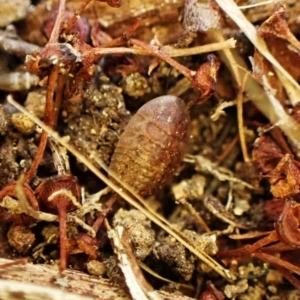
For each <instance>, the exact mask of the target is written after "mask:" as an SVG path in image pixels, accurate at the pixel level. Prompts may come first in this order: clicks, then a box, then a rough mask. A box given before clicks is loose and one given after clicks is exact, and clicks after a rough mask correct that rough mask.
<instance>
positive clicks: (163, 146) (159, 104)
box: [110, 96, 190, 196]
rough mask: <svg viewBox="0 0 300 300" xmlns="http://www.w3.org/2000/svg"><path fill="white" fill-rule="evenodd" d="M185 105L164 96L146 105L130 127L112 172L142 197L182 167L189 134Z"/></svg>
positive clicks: (172, 97) (115, 159)
mask: <svg viewBox="0 0 300 300" xmlns="http://www.w3.org/2000/svg"><path fill="white" fill-rule="evenodd" d="M189 123H190V118H189V113H188V110H187V108H186V106H185V103H184V102H183V101H182V100H181V99H179V98H177V97H175V96H161V97H158V98H155V99H153V100H151V101H149V102H148V103H146V104H145V105H143V106H142V107H141V108H140V109H139V110H138V111H137V113H136V114H135V115H134V116H133V117H132V119H131V120H130V122H129V123H128V124H127V126H126V128H125V131H124V133H123V134H122V135H121V137H120V140H119V142H118V144H117V147H116V149H115V152H114V154H113V156H112V159H111V163H110V169H111V170H112V171H113V172H114V173H115V174H116V175H118V177H119V178H120V179H121V180H122V181H123V182H125V183H127V184H128V185H130V186H131V187H132V188H133V189H134V190H135V191H136V192H137V193H139V194H140V195H141V196H149V195H151V194H152V193H153V192H154V191H155V190H156V189H159V188H161V187H162V186H163V185H164V184H165V183H166V181H167V180H168V178H169V177H170V176H171V175H172V174H173V173H174V171H176V169H177V168H178V166H179V164H180V163H181V161H182V159H183V156H184V153H185V148H186V142H187V137H188V131H189Z"/></svg>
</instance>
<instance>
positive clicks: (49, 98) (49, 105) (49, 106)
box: [25, 66, 59, 183]
mask: <svg viewBox="0 0 300 300" xmlns="http://www.w3.org/2000/svg"><path fill="white" fill-rule="evenodd" d="M58 68H59V67H58V66H54V67H53V68H52V70H51V72H50V75H49V78H48V88H47V93H46V107H45V118H44V119H45V123H46V124H48V125H50V126H52V116H53V115H52V114H53V95H54V90H55V84H56V81H57V77H58ZM47 139H48V134H47V132H46V131H44V130H43V132H42V134H41V139H40V144H39V147H38V150H37V153H36V155H35V158H34V160H33V162H32V164H31V166H30V169H29V170H28V172H27V173H26V175H25V183H29V182H30V181H31V180H32V178H33V176H34V174H35V172H36V170H37V168H38V166H39V164H40V162H41V160H42V158H43V154H44V151H45V149H46V145H47Z"/></svg>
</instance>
